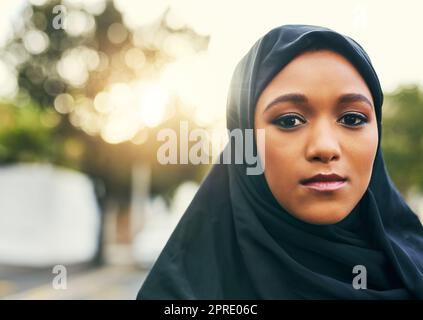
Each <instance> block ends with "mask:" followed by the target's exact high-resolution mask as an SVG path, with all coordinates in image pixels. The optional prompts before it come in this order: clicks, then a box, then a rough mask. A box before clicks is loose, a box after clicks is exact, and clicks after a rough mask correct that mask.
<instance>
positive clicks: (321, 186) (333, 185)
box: [302, 180, 347, 192]
mask: <svg viewBox="0 0 423 320" xmlns="http://www.w3.org/2000/svg"><path fill="white" fill-rule="evenodd" d="M346 183H347V181H346V180H337V181H312V182H307V183H303V184H302V185H303V186H304V187H307V188H310V189H313V190H317V191H322V192H327V191H335V190H338V189H341V188H342V187H343V186H345V185H346Z"/></svg>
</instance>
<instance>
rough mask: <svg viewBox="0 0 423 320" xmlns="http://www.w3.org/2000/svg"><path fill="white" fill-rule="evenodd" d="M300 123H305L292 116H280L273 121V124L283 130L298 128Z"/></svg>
mask: <svg viewBox="0 0 423 320" xmlns="http://www.w3.org/2000/svg"><path fill="white" fill-rule="evenodd" d="M302 123H305V121H304V120H303V119H301V118H300V117H298V116H294V115H287V116H282V117H279V118H277V119H276V120H275V121H274V124H276V125H278V126H280V127H282V128H284V129H291V128H294V127H297V126H299V125H300V124H302Z"/></svg>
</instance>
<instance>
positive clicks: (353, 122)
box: [341, 113, 368, 127]
mask: <svg viewBox="0 0 423 320" xmlns="http://www.w3.org/2000/svg"><path fill="white" fill-rule="evenodd" d="M342 119H344V121H341V123H343V124H345V125H347V126H350V127H358V126H361V125H363V124H365V123H367V122H368V120H367V117H366V116H364V115H362V114H358V113H348V114H346V115H344V116H343V117H342V118H341V120H342Z"/></svg>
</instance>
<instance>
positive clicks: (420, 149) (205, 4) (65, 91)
mask: <svg viewBox="0 0 423 320" xmlns="http://www.w3.org/2000/svg"><path fill="white" fill-rule="evenodd" d="M381 7H382V8H381ZM381 9H383V10H382V12H381ZM422 11H423V4H422V3H421V2H419V1H417V0H416V1H410V0H408V1H401V2H390V3H389V4H388V3H384V4H379V3H378V4H377V3H376V2H375V1H373V2H370V1H355V0H349V1H348V0H347V1H343V2H342V4H341V3H340V2H336V1H319V2H312V1H303V0H302V1H295V3H292V1H276V0H275V1H270V0H268V1H255V2H254V1H249V2H246V1H241V0H239V1H238V0H234V1H231V2H227V1H198V0H197V1H194V0H175V1H164V0H158V1H144V0H115V1H111V0H110V1H107V0H86V1H82V0H63V1H55V0H54V1H46V0H33V1H24V0H15V1H6V0H1V1H0V298H2V299H134V298H135V296H136V293H137V291H138V289H139V288H140V286H141V284H142V282H143V280H144V278H145V276H146V274H147V272H148V270H149V268H150V267H151V266H152V264H153V263H154V261H155V259H156V258H157V255H158V254H159V253H160V250H161V249H162V247H163V246H164V244H165V242H166V240H167V239H168V237H169V235H170V233H171V231H172V230H173V228H174V227H175V225H176V223H177V222H178V220H179V218H180V217H181V215H182V214H183V212H184V210H185V209H186V207H187V206H188V204H189V203H190V201H191V199H192V197H193V195H194V194H195V192H196V190H197V189H198V185H199V183H200V182H201V180H202V179H203V177H204V176H205V174H206V173H207V172H208V170H209V165H205V164H204V165H192V164H180V165H161V164H160V163H159V162H158V161H157V150H158V148H159V147H160V145H161V144H162V143H163V142H161V141H158V140H157V133H158V131H159V130H160V129H163V128H172V129H174V130H175V132H177V133H178V132H179V125H180V123H181V121H186V123H187V124H188V125H189V130H194V129H196V128H203V129H206V130H210V131H211V130H222V132H223V130H224V129H225V107H226V94H227V90H228V86H229V80H230V77H231V75H232V72H233V69H234V67H235V65H236V63H237V62H238V61H239V59H241V58H242V56H243V55H244V54H245V53H246V51H247V50H248V49H249V48H250V47H251V45H252V44H253V43H254V42H255V41H256V40H257V39H258V38H259V37H260V36H262V35H263V34H264V33H266V32H267V31H268V30H270V29H271V28H273V27H275V26H278V25H281V24H287V23H303V24H316V25H323V26H327V27H330V28H333V29H335V30H337V31H339V32H342V33H344V34H347V35H349V36H351V37H353V38H354V39H356V40H357V41H358V42H359V43H360V44H362V45H363V46H364V48H365V49H366V51H367V52H368V53H369V55H370V57H371V58H372V61H373V63H374V66H375V68H376V70H377V72H378V74H379V77H380V79H381V83H382V87H383V89H384V91H385V95H386V98H385V104H384V115H383V116H384V118H383V138H382V147H383V150H384V157H385V161H386V164H387V167H388V171H389V173H390V175H391V177H392V178H393V180H394V182H395V183H396V185H397V186H398V188H399V190H400V191H401V193H402V195H403V196H404V198H405V199H406V201H407V202H408V203H409V205H410V206H411V207H412V208H413V209H414V210H415V211H416V212H418V213H419V215H420V218H421V220H422V221H423V129H422V128H423V127H422V123H423V90H422V84H423V60H422V58H421V57H423V43H422V42H421V41H419V40H417V39H419V37H420V36H421V35H420V30H423V20H422V19H421V18H420V15H421V12H422Z"/></svg>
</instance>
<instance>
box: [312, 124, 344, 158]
mask: <svg viewBox="0 0 423 320" xmlns="http://www.w3.org/2000/svg"><path fill="white" fill-rule="evenodd" d="M339 157H340V148H339V143H338V140H337V137H336V134H335V132H334V130H333V129H331V128H330V126H329V125H328V124H326V125H320V126H318V127H316V128H315V129H314V130H312V131H311V132H310V137H309V140H308V145H307V150H306V158H307V160H308V161H321V162H324V163H327V162H330V161H334V160H338V159H339Z"/></svg>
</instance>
